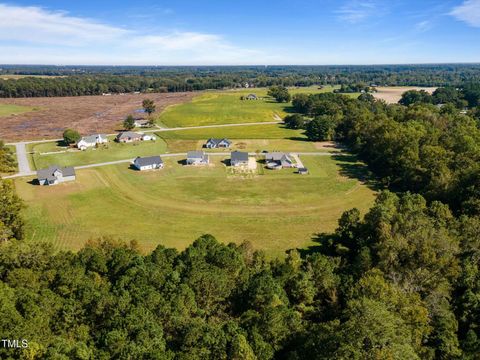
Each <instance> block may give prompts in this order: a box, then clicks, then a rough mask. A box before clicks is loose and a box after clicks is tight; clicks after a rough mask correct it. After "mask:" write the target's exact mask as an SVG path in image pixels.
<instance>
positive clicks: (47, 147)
mask: <svg viewBox="0 0 480 360" xmlns="http://www.w3.org/2000/svg"><path fill="white" fill-rule="evenodd" d="M67 149H68V148H67V147H65V146H61V145H60V144H58V143H57V142H47V143H41V144H31V145H30V146H29V150H30V151H32V152H33V154H31V155H30V157H31V164H33V167H34V168H35V169H42V168H45V167H48V166H50V165H59V166H78V165H89V164H97V163H103V162H109V161H115V160H124V159H129V158H134V157H136V156H149V155H158V154H162V153H165V152H166V150H167V143H166V142H165V141H164V140H163V139H161V138H158V137H157V140H156V141H140V142H136V143H128V144H123V143H117V142H114V141H113V137H111V138H110V141H109V143H108V144H107V145H106V146H99V147H98V148H91V149H87V150H85V151H81V150H77V149H68V151H67ZM50 152H58V153H52V154H48V153H50Z"/></svg>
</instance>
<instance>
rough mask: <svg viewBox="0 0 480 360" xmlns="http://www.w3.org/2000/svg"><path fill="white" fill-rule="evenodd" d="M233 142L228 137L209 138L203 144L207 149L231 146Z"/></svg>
mask: <svg viewBox="0 0 480 360" xmlns="http://www.w3.org/2000/svg"><path fill="white" fill-rule="evenodd" d="M231 145H232V142H231V141H230V140H228V139H208V140H207V142H206V143H205V144H204V145H203V147H206V148H207V149H218V148H229V147H230V146H231Z"/></svg>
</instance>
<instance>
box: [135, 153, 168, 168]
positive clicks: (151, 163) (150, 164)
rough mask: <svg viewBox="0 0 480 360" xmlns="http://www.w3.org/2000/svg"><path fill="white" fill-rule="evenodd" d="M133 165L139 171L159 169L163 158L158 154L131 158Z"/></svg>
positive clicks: (161, 166)
mask: <svg viewBox="0 0 480 360" xmlns="http://www.w3.org/2000/svg"><path fill="white" fill-rule="evenodd" d="M133 166H135V167H136V168H137V169H138V170H140V171H144V170H155V169H161V168H163V160H162V159H161V158H160V156H147V157H137V158H135V160H133Z"/></svg>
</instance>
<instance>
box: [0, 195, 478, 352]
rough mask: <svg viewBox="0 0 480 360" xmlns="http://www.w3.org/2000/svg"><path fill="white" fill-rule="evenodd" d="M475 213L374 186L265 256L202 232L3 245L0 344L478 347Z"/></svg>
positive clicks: (226, 348) (52, 347) (51, 347)
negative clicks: (461, 213) (364, 200)
mask: <svg viewBox="0 0 480 360" xmlns="http://www.w3.org/2000/svg"><path fill="white" fill-rule="evenodd" d="M479 226H480V222H479V220H478V218H477V219H474V218H467V217H462V218H458V219H457V218H455V217H453V216H452V214H451V213H450V211H449V209H448V207H447V206H445V205H442V204H441V203H437V202H433V203H431V204H430V205H427V203H426V201H425V200H424V199H423V198H422V197H421V196H420V195H411V194H406V195H403V196H397V195H395V194H392V193H389V192H384V193H381V194H380V195H379V197H378V199H377V201H376V203H375V205H374V206H373V208H372V209H371V210H370V211H369V212H368V214H367V215H366V216H365V219H364V220H360V214H359V212H358V210H356V209H353V210H350V211H347V212H345V213H344V214H343V215H342V217H341V219H340V220H339V226H338V229H337V230H336V232H335V233H334V234H330V235H326V234H322V235H319V236H318V238H317V239H316V241H317V243H318V246H316V247H314V248H311V249H309V250H307V251H302V252H299V251H296V250H292V251H289V252H288V254H287V256H286V258H285V259H282V260H280V259H276V260H271V261H269V260H267V258H266V256H265V254H264V253H262V252H259V251H254V250H253V248H252V246H251V245H250V244H249V243H244V244H242V245H240V246H237V245H234V244H229V245H223V244H221V243H219V242H217V241H216V240H215V239H214V238H213V237H212V236H210V235H205V236H202V237H201V238H199V239H198V240H196V241H195V242H194V243H193V244H192V245H191V246H189V247H188V248H187V249H185V250H184V251H182V252H177V251H176V250H174V249H166V248H164V247H162V246H159V247H157V249H155V250H154V251H153V252H152V253H150V254H148V255H142V254H141V253H140V252H139V251H138V250H137V247H136V245H135V243H131V244H130V245H124V244H121V243H118V242H115V241H113V240H108V239H101V240H98V241H91V242H89V243H88V244H87V245H86V246H85V247H84V248H83V249H82V250H80V251H79V252H78V253H75V254H73V253H70V252H60V253H55V252H54V251H53V249H52V247H51V246H50V245H48V244H40V243H33V242H18V241H11V242H10V243H7V244H4V245H3V246H0V304H1V306H2V317H0V331H1V332H2V337H4V338H8V339H27V340H28V348H26V349H23V350H18V349H6V348H0V356H1V357H2V358H12V359H15V358H30V359H45V358H69V359H110V358H116V359H252V360H253V359H261V360H267V359H476V358H477V355H478V353H479V352H480V340H479V338H478V336H479V333H478V331H479V330H478V329H479V325H480V318H479V314H480V304H479V302H478V301H477V299H478V297H479V296H480V271H479V270H480V269H479V262H478V259H479V256H480V247H479V244H480V237H479V233H478V228H479Z"/></svg>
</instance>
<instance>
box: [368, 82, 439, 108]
mask: <svg viewBox="0 0 480 360" xmlns="http://www.w3.org/2000/svg"><path fill="white" fill-rule="evenodd" d="M436 89H437V88H435V87H414V86H392V87H382V86H379V87H377V92H376V93H373V96H375V98H377V99H382V100H385V101H386V102H387V103H389V104H395V103H398V101H399V100H400V99H401V98H402V94H403V93H404V92H405V91H408V90H425V91H426V92H429V93H430V94H431V93H433V92H434V91H435V90H436Z"/></svg>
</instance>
